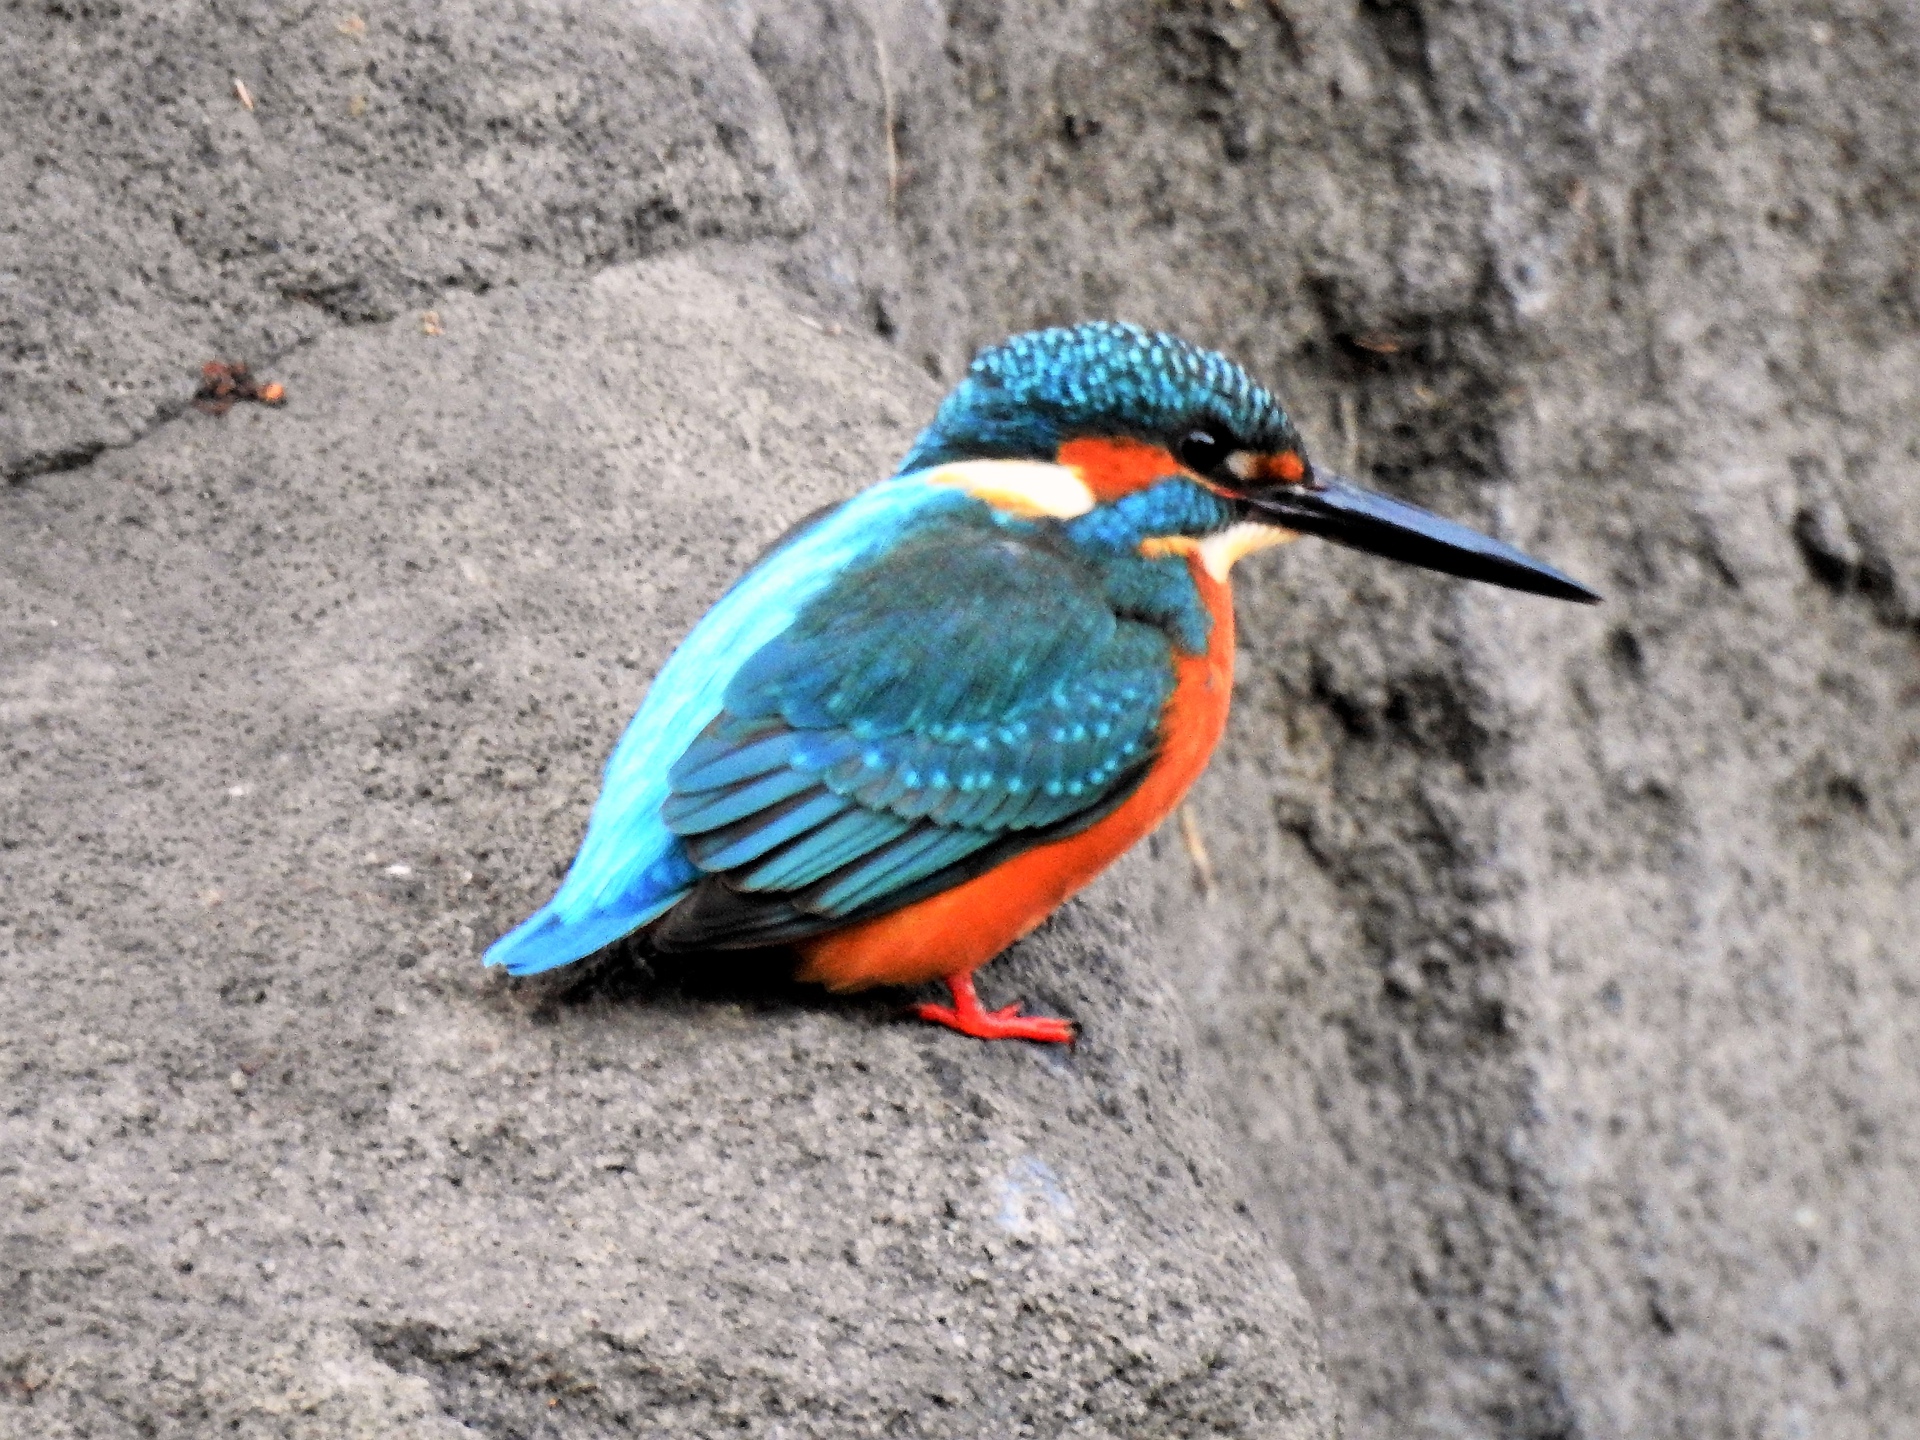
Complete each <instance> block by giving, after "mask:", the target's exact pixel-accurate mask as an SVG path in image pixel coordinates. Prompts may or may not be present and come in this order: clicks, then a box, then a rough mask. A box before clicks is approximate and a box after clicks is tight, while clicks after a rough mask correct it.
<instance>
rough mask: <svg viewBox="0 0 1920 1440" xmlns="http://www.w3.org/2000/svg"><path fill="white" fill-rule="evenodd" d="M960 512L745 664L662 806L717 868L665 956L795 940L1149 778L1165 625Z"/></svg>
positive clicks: (892, 553)
mask: <svg viewBox="0 0 1920 1440" xmlns="http://www.w3.org/2000/svg"><path fill="white" fill-rule="evenodd" d="M978 508H979V507H969V511H968V512H964V513H956V514H951V515H948V516H946V517H943V518H942V519H941V520H940V521H939V522H937V523H935V524H932V525H928V526H924V527H922V528H920V529H919V530H917V531H916V532H915V533H913V534H911V535H909V536H908V537H907V538H905V539H903V540H902V541H900V542H899V543H897V544H894V545H892V546H890V547H888V548H887V549H885V550H883V551H881V552H880V553H878V554H877V555H874V556H871V557H869V558H867V559H865V560H864V561H862V562H860V563H857V564H854V565H852V566H850V567H848V568H847V570H845V571H844V572H843V573H842V574H841V575H839V576H838V577H836V578H835V579H834V580H833V581H831V582H830V583H829V584H827V585H826V586H825V587H824V588H823V589H822V590H821V591H820V592H819V593H818V594H817V595H815V596H814V597H813V598H812V599H811V600H809V601H808V602H807V603H806V604H805V605H804V606H803V607H801V608H800V610H799V612H798V614H797V616H796V618H795V620H794V622H793V624H792V625H791V626H789V627H788V628H786V629H785V630H784V631H783V632H782V633H780V634H779V635H777V636H775V637H774V638H773V639H771V640H770V641H768V642H767V643H766V644H764V645H762V646H761V647H760V648H759V649H757V650H756V651H755V652H754V653H753V654H752V655H751V656H750V657H749V658H748V659H746V661H745V663H743V664H742V665H741V666H740V668H739V669H738V670H737V671H736V672H735V673H734V675H733V677H732V679H731V680H730V682H729V683H728V685H727V687H726V691H725V694H724V697H723V699H722V702H721V706H720V710H719V713H718V714H717V715H716V716H715V717H714V718H713V719H712V721H711V722H710V723H708V724H707V725H706V727H705V728H704V729H703V730H702V731H701V733H700V734H699V736H698V737H697V738H696V739H694V740H693V741H692V743H691V744H690V745H688V746H687V748H686V750H685V752H684V753H683V754H682V755H681V756H680V757H679V758H678V760H677V761H676V762H675V763H674V764H673V766H672V768H671V770H670V771H669V772H668V783H669V793H668V794H667V796H666V799H665V802H664V804H663V806H662V809H661V816H662V818H663V819H664V820H665V822H666V824H667V827H668V828H669V829H670V830H672V831H673V833H674V834H675V835H677V836H678V837H679V839H680V844H681V847H682V849H683V851H684V854H685V856H686V857H687V860H688V861H689V862H690V863H691V865H692V866H693V867H694V868H695V869H697V870H698V872H699V875H700V879H699V880H698V881H697V882H696V883H695V885H694V886H693V889H692V892H691V893H690V894H689V895H688V896H687V898H685V899H684V900H681V901H680V902H679V903H677V904H676V905H675V906H674V908H673V909H672V910H670V911H669V912H667V913H666V914H665V915H664V916H663V917H662V918H661V919H660V920H659V921H658V922H657V924H656V925H655V926H654V928H653V929H652V930H651V931H650V932H649V933H650V935H651V936H652V938H653V940H654V941H655V943H656V944H657V945H659V946H661V947H662V948H666V949H675V950H687V949H705V948H724V947H737V946H748V945H764V944H773V943H782V942H787V941H792V940H797V939H800V938H804V937H805V936H808V935H812V934H818V933H821V932H823V931H827V930H831V929H835V928H838V927H840V926H843V925H846V924H848V923H851V922H853V921H856V920H860V919H865V918H868V917H870V916H873V915H877V914H882V913H885V912H886V911H889V910H893V909H897V908H899V907H900V906H902V905H906V904H908V903H911V902H912V901H913V900H915V899H918V898H920V897H922V896H925V895H929V894H933V893H935V892H937V891H940V890H944V889H946V888H948V887H950V886H952V885H955V884H958V883H960V882H961V881H962V880H965V879H968V878H971V877H972V876H973V875H977V874H980V873H982V872H983V871H985V870H986V869H989V868H991V867H992V866H993V865H995V864H997V863H999V862H1000V861H1001V860H1002V859H1004V858H1007V857H1008V856H1010V855H1011V854H1013V853H1017V852H1018V851H1020V850H1023V849H1026V848H1028V847H1029V846H1031V845H1033V844H1037V843H1040V842H1042V841H1045V840H1049V839H1053V838H1056V837H1058V836H1060V835H1063V834H1069V833H1072V832H1073V831H1074V830H1077V829H1081V828H1084V827H1085V826H1086V825H1088V824H1091V823H1092V822H1093V821H1095V820H1097V819H1098V818H1099V817H1100V816H1102V815H1104V814H1106V813H1107V812H1108V811H1110V810H1111V809H1112V808H1113V807H1114V806H1115V805H1117V804H1118V803H1119V802H1120V801H1121V800H1123V799H1124V798H1125V797H1126V796H1127V795H1128V794H1129V793H1131V791H1132V790H1133V788H1134V787H1135V786H1136V785H1137V784H1138V783H1139V780H1140V778H1141V776H1142V775H1143V774H1144V773H1145V771H1146V769H1147V767H1148V766H1149V765H1150V764H1151V762H1152V759H1153V757H1154V754H1155V750H1156V745H1157V740H1158V730H1159V723H1160V715H1161V711H1162V710H1163V708H1164V707H1165V704H1166V701H1167V697H1168V695H1169V694H1170V693H1171V691H1172V688H1173V685H1174V665H1173V657H1172V652H1171V649H1170V646H1169V642H1168V640H1167V638H1166V636H1165V634H1164V633H1163V632H1162V631H1160V630H1159V629H1158V628H1157V627H1155V626H1152V625H1147V624H1142V623H1138V622H1135V621H1131V620H1128V619H1125V618H1123V617H1121V616H1119V615H1117V614H1116V613H1115V611H1114V608H1113V606H1112V604H1111V603H1110V602H1109V600H1108V599H1107V597H1106V595H1105V594H1104V592H1103V590H1102V587H1101V583H1100V581H1099V578H1098V576H1097V575H1096V574H1094V573H1093V572H1091V571H1090V570H1088V569H1087V567H1085V566H1084V565H1083V564H1082V563H1081V562H1079V561H1078V560H1076V559H1074V558H1073V557H1072V556H1071V555H1069V554H1066V553H1064V552H1061V551H1059V550H1056V549H1054V548H1052V547H1051V546H1050V545H1049V544H1048V543H1046V541H1045V537H1044V535H1043V534H1042V533H1041V532H1040V531H1039V530H1038V529H1036V528H1035V527H1031V526H1021V525H1003V524H999V523H996V522H995V521H994V520H992V519H991V518H989V517H986V516H984V515H981V514H979V513H978Z"/></svg>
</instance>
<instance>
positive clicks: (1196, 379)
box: [900, 321, 1600, 602]
mask: <svg viewBox="0 0 1920 1440" xmlns="http://www.w3.org/2000/svg"><path fill="white" fill-rule="evenodd" d="M935 470H942V471H946V472H948V473H950V474H954V475H956V476H958V477H959V478H960V479H961V480H962V481H963V482H964V483H966V484H967V485H968V486H969V488H972V489H974V490H975V492H976V493H978V494H980V495H981V496H982V498H985V499H988V500H990V501H991V502H993V503H995V504H996V505H999V506H1001V507H1002V508H1004V509H1011V510H1013V511H1015V512H1017V513H1022V514H1027V515H1032V516H1036V517H1038V516H1051V517H1053V518H1056V519H1062V520H1068V519H1077V518H1078V517H1081V516H1085V515H1088V514H1090V513H1093V512H1096V511H1098V510H1100V509H1102V508H1103V507H1117V506H1121V505H1123V504H1126V503H1127V502H1128V497H1130V496H1136V495H1139V494H1141V493H1142V492H1145V491H1148V490H1154V491H1156V492H1157V493H1164V494H1166V495H1168V497H1169V498H1168V502H1167V503H1166V504H1165V505H1164V506H1163V507H1156V508H1163V509H1164V510H1165V512H1166V514H1167V516H1168V517H1169V518H1168V523H1170V524H1174V523H1177V524H1178V525H1179V526H1180V527H1181V529H1180V531H1179V533H1180V534H1181V535H1184V536H1187V537H1195V538H1203V539H1206V540H1210V541H1211V542H1212V543H1211V548H1210V560H1211V559H1213V558H1216V557H1217V558H1218V559H1219V560H1220V561H1221V562H1222V565H1221V568H1222V569H1223V570H1224V567H1225V565H1228V564H1231V563H1232V561H1233V560H1234V559H1235V558H1237V557H1238V556H1240V555H1242V554H1245V553H1247V552H1248V551H1251V550H1257V549H1263V548H1265V547H1266V546H1268V545H1272V544H1277V543H1279V542H1281V541H1283V540H1289V539H1292V538H1294V537H1295V536H1297V535H1302V534H1306V535H1319V536H1322V537H1324V538H1326V539H1328V540H1332V541H1335V542H1336V543H1338V544H1342V545H1347V546H1351V547H1352V548H1354V549H1356V550H1364V551H1366V552H1368V553H1369V554H1374V555H1382V556H1385V557H1387V558H1389V559H1394V560H1400V561H1404V562H1406V563H1408V564H1412V565H1419V566H1423V567H1425V568H1427V569H1430V570H1438V571H1442V572H1444V573H1446V574H1449V575H1460V576H1464V577H1466V578H1467V579H1470V580H1485V581H1488V582H1490V583H1492V584H1495V585H1504V586H1506V587H1508V588H1510V589H1514V590H1525V591H1529V592H1531V593H1533V594H1536V595H1548V596H1553V597H1555V598H1557V599H1562V600H1579V601H1585V602H1592V601H1596V600H1598V599H1599V598H1600V597H1599V596H1598V595H1597V594H1595V593H1594V592H1593V591H1592V590H1589V589H1588V588H1587V587H1586V586H1584V585H1582V584H1580V583H1579V582H1578V581H1576V580H1573V579H1570V578H1569V577H1568V576H1566V575H1563V574H1561V573H1560V571H1558V570H1556V569H1554V568H1553V567H1552V566H1551V565H1547V564H1545V563H1543V562H1541V561H1539V560H1535V559H1533V558H1531V557H1530V556H1527V555H1524V554H1522V553H1521V552H1520V551H1518V550H1516V549H1514V548H1513V547H1512V546H1511V545H1508V544H1506V543H1504V542H1503V541H1499V540H1495V539H1493V538H1492V537H1491V536H1487V535H1482V534H1480V533H1479V532H1478V531H1475V530H1472V529H1469V528H1468V527H1467V526H1464V525H1459V524H1456V523H1455V522H1453V521H1451V520H1447V519H1444V518H1442V517H1441V516H1438V515H1434V514H1432V513H1430V512H1428V511H1426V510H1422V509H1420V508H1419V507H1417V506H1414V505H1409V504H1406V503H1405V502H1403V501H1399V500H1394V499H1391V498H1390V497H1388V496H1385V495H1379V494H1375V493H1373V492H1371V491H1367V490H1364V489H1362V488H1361V487H1359V486H1358V485H1356V484H1354V483H1353V482H1352V481H1351V480H1348V479H1346V478H1344V477H1342V476H1340V475H1336V474H1334V473H1333V472H1332V471H1330V470H1328V469H1326V468H1325V467H1324V466H1321V465H1318V464H1316V463H1315V462H1314V461H1313V460H1312V459H1311V458H1310V457H1309V455H1308V454H1307V450H1306V446H1305V445H1304V444H1303V443H1302V441H1301V438H1300V432H1299V431H1298V430H1297V429H1295V427H1294V424H1293V421H1292V420H1291V419H1289V418H1288V416H1287V412H1286V411H1285V409H1283V408H1282V407H1281V405H1280V402H1279V401H1278V400H1276V399H1275V398H1274V396H1273V395H1272V393H1271V392H1270V391H1268V390H1266V389H1265V388H1264V387H1262V386H1261V385H1258V384H1256V383H1255V382H1254V380H1253V379H1252V377H1250V376H1249V375H1248V374H1247V372H1246V371H1245V370H1243V369H1241V368H1240V367H1239V366H1238V365H1236V364H1234V363H1233V362H1232V361H1231V360H1229V359H1227V358H1226V357H1225V356H1224V355H1220V354H1217V353H1215V352H1214V351H1211V350H1203V349H1201V348H1200V347H1198V346H1196V345H1190V344H1188V343H1187V342H1186V341H1184V340H1180V339H1177V338H1175V337H1174V336H1171V335H1163V334H1156V333H1153V332H1151V331H1147V330H1142V329H1140V328H1139V327H1138V326H1135V325H1124V324H1118V323H1114V322H1111V321H1096V322H1093V323H1090V324H1085V325H1075V326H1072V327H1069V328H1061V329H1053V330H1036V331H1033V332H1031V333H1029V334H1025V335H1016V336H1014V337H1013V338H1012V339H1010V340H1007V341H1004V342H1003V343H1001V344H999V345H995V346H993V347H992V348H991V349H988V350H984V351H982V352H981V353H980V355H979V356H978V357H976V358H975V360H974V362H973V365H972V367H971V368H970V370H969V371H968V374H967V378H966V379H965V380H964V381H962V382H961V384H960V385H959V386H958V387H957V388H956V389H955V390H954V391H953V393H952V394H950V395H949V396H947V398H946V400H945V402H944V403H943V404H942V405H941V406H940V411H939V413H938V414H937V415H936V416H935V417H934V421H933V423H932V424H931V425H930V426H928V427H927V429H926V430H925V431H924V432H923V433H922V434H921V436H920V438H919V439H918V440H917V441H916V442H915V444H914V447H913V449H912V451H911V452H910V453H909V454H908V455H907V458H906V459H905V460H904V461H903V462H902V464H901V466H900V472H901V473H902V474H906V473H909V472H932V471H935ZM1182 486H1184V487H1187V488H1189V489H1191V490H1193V491H1196V492H1204V494H1205V496H1207V497H1210V498H1211V499H1212V501H1214V502H1217V503H1212V504H1200V505H1192V504H1181V503H1179V496H1178V491H1179V489H1180V488H1181V487H1182ZM1128 508H1130V509H1134V510H1136V511H1137V510H1139V509H1140V507H1139V505H1138V504H1137V503H1134V504H1131V505H1129V506H1128ZM1196 530H1199V531H1204V532H1210V533H1207V534H1205V535H1197V534H1196ZM1150 538H1151V537H1150Z"/></svg>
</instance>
